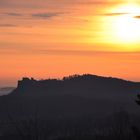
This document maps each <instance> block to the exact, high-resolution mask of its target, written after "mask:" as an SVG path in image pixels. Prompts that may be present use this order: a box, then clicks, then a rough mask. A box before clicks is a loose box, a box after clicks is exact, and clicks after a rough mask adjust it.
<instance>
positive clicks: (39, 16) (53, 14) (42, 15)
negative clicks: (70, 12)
mask: <svg viewBox="0 0 140 140" xmlns="http://www.w3.org/2000/svg"><path fill="white" fill-rule="evenodd" d="M60 14H62V13H36V14H32V17H36V18H43V19H48V18H52V17H56V16H59V15H60Z"/></svg>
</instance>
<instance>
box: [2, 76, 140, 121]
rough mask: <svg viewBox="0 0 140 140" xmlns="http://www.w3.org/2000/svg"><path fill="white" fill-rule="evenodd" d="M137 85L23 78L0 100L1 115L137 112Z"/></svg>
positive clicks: (110, 80) (95, 78) (86, 79)
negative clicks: (122, 110)
mask: <svg viewBox="0 0 140 140" xmlns="http://www.w3.org/2000/svg"><path fill="white" fill-rule="evenodd" d="M138 93H140V83H136V82H131V81H125V80H122V79H117V78H111V77H101V76H96V75H89V74H85V75H73V76H69V77H64V78H63V79H62V80H57V79H47V80H40V81H37V80H35V79H33V78H31V79H29V78H23V79H22V80H20V81H18V86H17V88H16V89H15V90H14V91H13V92H12V93H11V94H10V95H7V96H4V97H0V111H2V112H3V113H2V116H1V117H5V115H8V114H12V115H14V116H16V117H17V116H18V117H19V116H22V117H23V116H26V115H27V116H28V115H29V116H30V115H33V114H34V113H35V112H38V114H39V116H44V117H45V118H46V117H47V118H67V117H68V118H69V117H78V116H86V115H91V116H94V117H95V118H98V117H104V116H107V115H111V114H113V113H115V112H117V111H119V110H120V109H124V110H126V111H127V112H129V113H137V112H140V111H139V110H140V109H139V106H137V105H136V103H135V99H136V95H137V94H138Z"/></svg>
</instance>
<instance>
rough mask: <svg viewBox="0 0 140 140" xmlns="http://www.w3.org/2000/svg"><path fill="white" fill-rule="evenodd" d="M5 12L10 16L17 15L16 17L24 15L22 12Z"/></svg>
mask: <svg viewBox="0 0 140 140" xmlns="http://www.w3.org/2000/svg"><path fill="white" fill-rule="evenodd" d="M4 14H5V15H8V16H15V17H17V16H18V17H19V16H23V15H22V14H21V13H4Z"/></svg>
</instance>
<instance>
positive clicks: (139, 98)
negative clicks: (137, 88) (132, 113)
mask: <svg viewBox="0 0 140 140" xmlns="http://www.w3.org/2000/svg"><path fill="white" fill-rule="evenodd" d="M136 103H137V104H138V105H140V95H139V94H138V95H137V100H136Z"/></svg>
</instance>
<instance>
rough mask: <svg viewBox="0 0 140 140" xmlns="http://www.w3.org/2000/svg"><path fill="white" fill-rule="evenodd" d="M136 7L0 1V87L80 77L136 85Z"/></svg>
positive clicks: (83, 1) (116, 0) (122, 0)
mask: <svg viewBox="0 0 140 140" xmlns="http://www.w3.org/2000/svg"><path fill="white" fill-rule="evenodd" d="M138 3H139V0H133V1H132V0H128V1H127V0H104V1H102V0H71V1H67V0H59V1H58V0H41V1H38V0H30V1H29V2H28V1H27V2H26V1H25V0H2V1H0V18H1V20H0V87H1V86H7V85H8V86H15V85H16V81H17V80H18V79H20V78H21V77H24V76H29V77H35V78H37V79H41V78H44V79H45V78H48V77H58V78H59V77H62V76H66V75H69V74H83V73H91V74H97V75H103V76H113V77H120V78H125V79H129V80H134V81H140V72H139V71H140V47H139V46H140V42H139V38H140V29H139V28H138V27H139V25H140V19H139V18H140V11H139V10H138V9H139V4H138Z"/></svg>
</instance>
